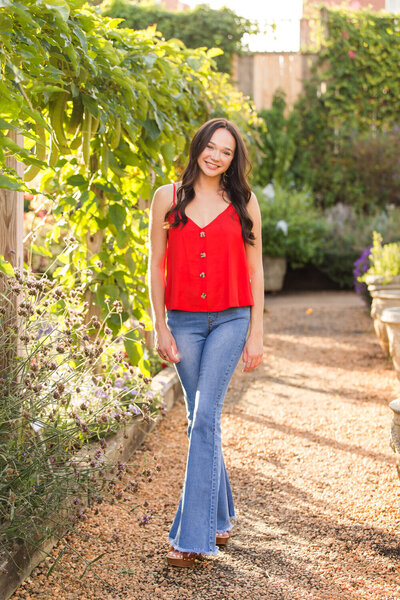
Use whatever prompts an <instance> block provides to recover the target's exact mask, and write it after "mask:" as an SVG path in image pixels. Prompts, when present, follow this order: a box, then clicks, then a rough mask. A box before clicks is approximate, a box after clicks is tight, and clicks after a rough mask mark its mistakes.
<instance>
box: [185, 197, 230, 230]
mask: <svg viewBox="0 0 400 600" xmlns="http://www.w3.org/2000/svg"><path fill="white" fill-rule="evenodd" d="M231 206H232V202H231V203H230V204H228V206H227V207H226V208H224V210H223V211H222V212H220V213H219V214H218V215H217V216H216V217H214V218H213V219H212V220H211V221H210V222H209V223H207V225H204V227H200V225H198V224H197V223H196V221H193V219H191V218H190V217H188V220H189V221H191V222H192V223H193V225H195V226H196V227H198V228H199V229H206V228H207V227H209V226H210V225H212V223H214V222H215V221H216V220H217V219H219V217H220V216H221V215H223V214H224V213H225V212H226V211H227V210H228V208H230V207H231Z"/></svg>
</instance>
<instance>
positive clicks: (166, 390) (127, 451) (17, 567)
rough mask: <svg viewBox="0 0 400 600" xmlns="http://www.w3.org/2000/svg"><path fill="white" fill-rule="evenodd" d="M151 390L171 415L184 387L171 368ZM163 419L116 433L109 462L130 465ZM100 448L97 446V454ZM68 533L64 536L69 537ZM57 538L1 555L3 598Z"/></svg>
mask: <svg viewBox="0 0 400 600" xmlns="http://www.w3.org/2000/svg"><path fill="white" fill-rule="evenodd" d="M151 390H152V392H153V393H154V394H158V393H159V394H160V395H161V398H162V403H163V406H164V408H165V410H166V411H168V410H169V409H170V408H171V407H172V406H173V405H174V403H175V401H176V400H177V398H179V396H180V394H181V387H180V383H179V380H178V377H177V375H176V373H175V371H174V370H173V369H171V368H169V369H166V370H164V371H161V372H160V373H159V374H158V375H156V376H155V377H154V378H153V381H152V385H151ZM160 419H161V415H158V416H157V417H156V418H155V419H154V420H152V421H150V422H145V421H140V422H134V423H132V424H130V425H128V426H126V427H124V428H122V429H121V430H119V431H118V432H117V433H115V434H114V435H113V436H112V437H111V438H109V439H108V440H107V447H106V449H105V459H106V460H107V462H109V463H113V462H116V461H117V460H119V461H126V460H127V459H129V457H130V456H131V454H132V453H133V452H134V450H135V449H136V448H138V447H139V446H140V445H141V444H142V442H143V441H144V439H145V438H146V436H147V435H148V434H149V433H150V432H151V431H152V430H153V429H154V427H156V425H157V423H158V422H159V420H160ZM97 446H98V444H95V443H94V444H93V451H94V450H95V448H97ZM65 533H66V530H65V531H63V532H60V535H62V534H65ZM57 541H58V539H57V538H56V537H51V538H49V539H46V540H45V542H43V543H42V544H40V543H39V544H38V547H33V545H30V546H27V545H26V544H24V543H20V544H18V543H16V544H15V545H14V548H13V550H12V553H11V555H10V556H9V557H7V556H6V555H5V554H3V555H1V554H0V571H1V574H0V598H1V600H7V598H9V597H10V596H11V595H12V594H13V593H14V591H15V590H16V589H17V588H18V586H19V585H20V584H21V583H22V581H24V579H25V578H26V577H28V576H29V575H30V573H31V572H32V570H33V569H34V568H35V567H36V566H37V565H38V564H39V563H40V562H41V561H42V560H43V559H44V558H45V557H46V556H47V555H48V553H49V552H50V550H51V549H52V548H53V546H54V545H55V544H56V543H57Z"/></svg>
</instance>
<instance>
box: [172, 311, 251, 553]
mask: <svg viewBox="0 0 400 600" xmlns="http://www.w3.org/2000/svg"><path fill="white" fill-rule="evenodd" d="M249 321H250V307H249V306H242V307H233V308H228V309H227V310H222V311H218V312H189V311H182V310H171V311H168V312H167V323H168V327H169V329H170V330H171V333H172V335H173V336H174V338H175V341H176V344H177V347H178V353H179V355H180V362H179V363H176V364H175V367H176V370H177V373H178V376H179V379H180V381H181V384H182V388H183V393H184V399H185V404H186V413H187V420H188V438H189V449H188V455H187V462H186V472H185V477H184V482H183V486H182V491H181V497H180V500H179V505H178V509H177V512H176V515H175V518H174V521H173V524H172V527H171V530H170V533H169V538H168V539H169V541H170V542H171V544H172V546H173V547H174V548H175V549H176V550H180V551H181V552H199V553H203V554H217V552H218V547H217V546H216V543H215V539H216V533H217V531H218V532H225V531H229V530H230V529H231V527H232V525H231V521H230V519H233V518H235V516H236V515H235V509H234V504H233V498H232V491H231V486H230V483H229V479H228V474H227V472H226V468H225V463H224V459H223V456H222V449H221V413H222V407H223V403H224V398H225V394H226V391H227V389H228V385H229V382H230V380H231V378H232V375H233V372H234V370H235V368H236V365H237V364H238V362H239V359H240V356H241V353H242V350H243V347H244V344H245V341H246V336H247V331H248V327H249Z"/></svg>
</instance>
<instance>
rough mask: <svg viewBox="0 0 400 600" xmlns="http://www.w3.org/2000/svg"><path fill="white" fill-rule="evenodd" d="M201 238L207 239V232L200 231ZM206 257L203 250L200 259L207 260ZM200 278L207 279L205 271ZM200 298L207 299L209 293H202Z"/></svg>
mask: <svg viewBox="0 0 400 600" xmlns="http://www.w3.org/2000/svg"><path fill="white" fill-rule="evenodd" d="M200 237H201V238H205V237H206V232H205V231H200ZM204 243H205V241H204ZM205 257H206V253H205V251H204V250H202V251H201V252H200V258H205ZM200 277H201V279H205V277H206V274H205V271H201V273H200ZM202 287H203V286H202ZM203 289H204V287H203ZM200 297H201V298H202V299H203V300H205V299H206V298H207V293H206V292H202V293H201V294H200Z"/></svg>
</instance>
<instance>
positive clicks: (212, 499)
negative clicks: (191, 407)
mask: <svg viewBox="0 0 400 600" xmlns="http://www.w3.org/2000/svg"><path fill="white" fill-rule="evenodd" d="M240 346H242V343H240V344H239V345H238V348H240ZM235 350H236V348H235ZM235 356H236V352H234V353H232V358H231V361H230V363H229V364H228V366H227V367H226V369H225V375H224V379H223V382H222V384H221V386H220V390H221V391H220V392H219V394H218V396H217V401H216V404H215V411H214V430H213V440H214V454H213V468H212V479H211V494H210V512H209V526H210V538H209V543H210V547H211V545H212V543H213V539H212V536H213V530H214V527H213V515H214V512H215V506H216V501H217V498H215V496H216V495H217V489H216V485H215V483H216V481H215V480H216V476H217V468H216V462H217V456H216V455H217V450H218V449H217V444H216V442H215V434H216V425H217V411H218V403H219V401H220V399H221V396H222V391H223V389H224V387H225V384H226V380H227V378H228V374H229V371H230V369H231V367H232V365H233V363H234V362H235ZM221 412H222V411H221ZM214 505H215V506H214ZM216 527H217V523H216V522H215V529H216Z"/></svg>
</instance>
